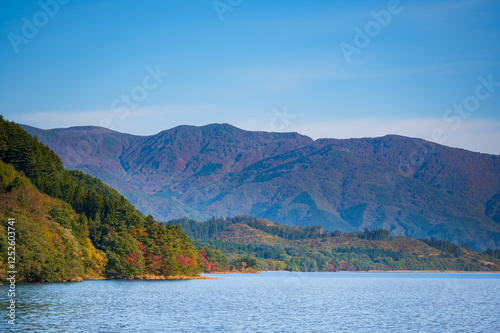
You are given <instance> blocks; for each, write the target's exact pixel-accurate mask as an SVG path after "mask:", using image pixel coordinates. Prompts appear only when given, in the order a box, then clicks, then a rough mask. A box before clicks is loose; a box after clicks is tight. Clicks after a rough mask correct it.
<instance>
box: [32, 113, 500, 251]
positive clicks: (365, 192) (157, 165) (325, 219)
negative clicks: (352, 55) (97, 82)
mask: <svg viewBox="0 0 500 333" xmlns="http://www.w3.org/2000/svg"><path fill="white" fill-rule="evenodd" d="M25 129H26V130H27V131H28V132H29V133H31V134H32V135H37V136H38V138H39V140H41V141H42V142H43V143H45V144H47V145H49V146H50V147H51V148H52V149H53V150H54V151H55V152H56V153H57V154H58V155H59V156H60V157H61V159H62V160H63V163H64V165H65V167H66V168H70V169H78V170H80V171H83V172H86V173H89V174H90V175H92V176H94V177H97V178H100V179H101V180H102V181H103V182H104V183H106V184H107V185H109V186H111V187H114V188H116V189H117V190H118V191H119V192H121V193H122V194H123V195H124V196H125V197H126V198H127V199H129V200H130V201H131V202H132V203H133V204H135V205H136V206H137V207H138V208H139V209H140V210H141V211H143V212H144V213H146V214H152V215H153V216H155V217H156V218H157V219H159V220H164V221H166V220H170V219H172V218H177V217H180V216H189V217H192V218H195V219H206V218H208V217H210V216H236V215H240V214H243V215H252V216H256V217H258V218H264V219H268V220H271V221H276V222H280V223H286V224H290V225H323V226H324V227H325V230H333V229H338V230H340V231H353V230H362V229H364V228H371V229H373V228H385V229H388V230H390V231H391V232H392V233H393V234H395V235H405V236H410V237H415V238H418V237H436V238H441V239H445V240H448V241H452V242H455V243H465V242H468V243H470V244H471V245H473V246H475V247H476V248H486V247H490V248H495V247H499V246H500V238H499V237H498V235H500V224H499V223H497V222H496V221H495V220H494V219H493V218H492V217H495V219H496V218H497V216H498V214H497V210H495V209H496V208H495V207H496V203H497V202H498V200H496V199H495V200H494V198H497V197H494V196H495V195H496V194H497V193H499V192H500V156H495V155H486V154H479V153H474V152H470V151H466V150H460V149H454V148H449V147H446V146H442V145H438V144H435V143H432V142H428V141H425V140H422V139H415V138H408V137H404V136H400V135H386V136H384V137H378V138H359V139H319V140H316V141H314V140H312V139H311V138H309V137H307V136H303V135H301V134H298V133H276V132H254V131H246V130H243V129H240V128H238V127H235V126H232V125H230V124H225V123H223V124H208V125H204V126H190V125H182V126H177V127H175V128H171V129H168V130H165V131H162V132H160V133H158V134H155V135H150V136H133V135H129V134H123V133H119V132H114V131H111V130H107V129H103V128H99V127H94V126H84V127H72V128H69V129H55V130H43V131H42V130H38V129H35V128H33V127H28V126H25ZM306 194H307V195H306ZM487 203H488V205H487ZM487 208H488V214H486V213H485V212H486V210H487ZM490 211H491V212H490Z"/></svg>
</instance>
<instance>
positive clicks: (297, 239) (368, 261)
mask: <svg viewBox="0 0 500 333" xmlns="http://www.w3.org/2000/svg"><path fill="white" fill-rule="evenodd" d="M169 223H170V224H174V225H180V226H181V228H182V230H183V231H184V232H186V233H187V234H188V235H189V236H191V237H192V238H193V239H194V240H195V244H196V245H197V246H200V247H203V248H204V249H213V250H214V251H218V252H217V256H213V257H211V259H212V261H213V262H218V258H223V255H226V256H228V257H229V258H241V257H245V258H255V259H256V261H257V263H256V265H255V266H258V269H260V270H289V271H368V270H382V271H387V270H416V271H421V270H439V271H446V270H456V271H498V270H500V260H499V258H498V253H499V252H500V251H498V250H495V251H493V250H487V251H486V252H483V253H482V252H476V251H472V250H471V248H470V245H469V244H462V245H461V246H458V245H456V244H452V243H450V242H447V241H438V240H433V239H432V240H431V239H420V240H416V239H412V238H408V237H393V236H391V234H390V232H389V231H388V230H383V229H378V230H365V231H363V232H352V233H341V232H338V231H335V232H325V231H324V230H323V228H322V227H321V226H310V227H292V226H288V225H284V224H280V223H276V222H271V221H268V220H264V219H258V218H254V217H250V216H237V217H235V218H225V219H223V218H211V219H209V220H207V221H205V222H198V221H195V220H191V219H188V218H181V219H176V220H173V221H171V222H169ZM207 253H208V251H207ZM224 260H225V259H224ZM226 266H227V260H226V261H224V262H220V263H219V264H218V265H216V266H215V270H216V269H217V268H221V267H222V268H223V267H226Z"/></svg>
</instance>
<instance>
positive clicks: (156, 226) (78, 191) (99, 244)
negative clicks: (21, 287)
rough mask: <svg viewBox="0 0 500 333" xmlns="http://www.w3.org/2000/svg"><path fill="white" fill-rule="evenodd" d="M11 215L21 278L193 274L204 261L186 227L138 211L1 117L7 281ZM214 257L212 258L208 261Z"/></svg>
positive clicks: (0, 256)
mask: <svg viewBox="0 0 500 333" xmlns="http://www.w3.org/2000/svg"><path fill="white" fill-rule="evenodd" d="M8 218H14V219H15V226H14V227H15V230H16V241H15V243H16V247H15V250H16V251H15V252H16V268H17V271H18V274H19V275H18V280H19V281H63V280H72V279H78V278H100V277H108V278H127V277H134V276H141V275H166V276H176V275H186V276H194V275H197V274H198V273H200V272H201V271H202V270H203V264H202V262H203V260H205V261H207V259H206V258H202V257H201V256H200V255H199V254H198V251H197V249H196V248H195V247H194V246H193V244H192V242H191V239H190V238H189V237H188V236H187V235H186V234H185V233H183V232H182V231H181V229H180V227H179V226H174V225H165V224H163V223H159V222H157V221H155V220H154V219H153V218H152V217H151V216H147V217H146V216H144V215H143V214H141V213H140V212H139V211H137V210H136V209H135V208H134V207H133V206H132V205H131V204H130V203H129V202H128V201H127V200H126V199H125V198H124V197H123V196H121V195H120V194H119V193H118V192H117V191H115V190H113V189H111V188H109V187H107V186H105V185H104V184H103V183H102V182H101V181H100V180H97V179H95V178H92V177H90V176H88V175H85V174H83V173H81V172H78V171H68V170H65V169H64V167H63V164H62V162H61V160H60V158H59V157H58V156H57V155H56V154H55V153H54V152H53V151H52V150H50V149H49V148H48V147H46V146H44V145H43V144H41V143H40V142H38V140H37V138H36V137H32V136H31V135H29V134H28V133H27V132H26V131H24V130H23V129H21V128H20V127H19V126H18V125H17V124H15V123H13V122H8V121H6V120H4V119H3V117H1V116H0V220H1V223H0V279H2V280H4V279H5V278H6V260H7V251H8V245H9V244H8V240H7V226H8V224H7V223H8ZM207 262H208V261H207Z"/></svg>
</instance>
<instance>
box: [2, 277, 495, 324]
mask: <svg viewBox="0 0 500 333" xmlns="http://www.w3.org/2000/svg"><path fill="white" fill-rule="evenodd" d="M209 276H214V277H217V278H218V279H217V280H191V281H112V280H109V281H85V282H80V283H18V284H17V286H16V287H17V293H18V298H17V302H18V303H19V304H18V308H17V320H16V322H17V325H16V327H15V329H14V330H13V329H12V326H11V325H8V324H7V320H8V318H7V317H6V313H7V311H6V310H4V309H6V307H7V303H6V300H7V286H6V285H5V284H4V285H3V286H0V292H1V293H2V297H0V299H1V306H2V314H3V315H2V317H1V318H2V321H1V322H0V331H1V332H10V331H11V332H86V333H87V332H116V333H119V332H120V333H121V332H488V333H492V332H500V297H499V296H500V274H475V273H471V274H455V273H450V274H448V273H441V274H439V273H436V274H434V273H261V274H218V275H217V274H216V275H209Z"/></svg>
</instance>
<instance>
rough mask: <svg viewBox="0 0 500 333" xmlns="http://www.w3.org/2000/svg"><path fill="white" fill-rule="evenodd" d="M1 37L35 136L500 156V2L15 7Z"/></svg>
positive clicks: (0, 49) (5, 94)
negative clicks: (414, 147)
mask: <svg viewBox="0 0 500 333" xmlns="http://www.w3.org/2000/svg"><path fill="white" fill-rule="evenodd" d="M0 36H1V38H2V39H1V43H0V59H1V62H0V74H1V75H0V101H1V106H2V108H1V111H0V113H1V114H3V116H4V117H5V118H7V119H8V120H13V121H16V122H20V123H24V124H29V125H32V126H36V127H41V128H55V127H68V126H78V125H101V126H105V127H109V128H112V129H114V130H117V131H120V132H127V133H132V134H140V135H150V134H155V133H158V132H160V131H162V130H164V129H168V128H172V127H175V126H177V125H181V124H191V125H204V124H209V123H215V122H218V123H223V122H225V123H230V124H233V125H235V126H238V127H241V128H244V129H248V130H268V131H269V130H274V131H297V132H300V133H302V134H305V135H308V136H311V137H312V138H315V139H316V138H319V137H332V138H348V137H366V136H382V135H385V134H401V135H406V136H412V137H421V138H424V139H427V140H432V141H436V142H439V143H442V144H445V145H448V146H453V147H462V148H466V149H470V150H474V151H480V152H487V153H494V154H500V145H499V144H498V142H500V112H499V111H500V1H495V0H471V1H469V0H465V1H460V0H458V1H439V0H438V1H424V0H422V1H409V0H406V1H404V0H402V1H392V0H391V1H357V2H351V1H349V2H348V1H343V2H340V1H305V0H303V1H299V0H295V1H293V0H288V1H278V0H276V1H269V0H267V1H263V0H252V1H250V0H215V1H214V0H203V1H202V0H148V1H127V0H122V1H110V0H99V1H97V0H88V1H76V0H72V1H69V0H64V1H63V0H59V2H57V1H56V0H41V1H8V2H7V1H3V2H2V4H1V5H0Z"/></svg>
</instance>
